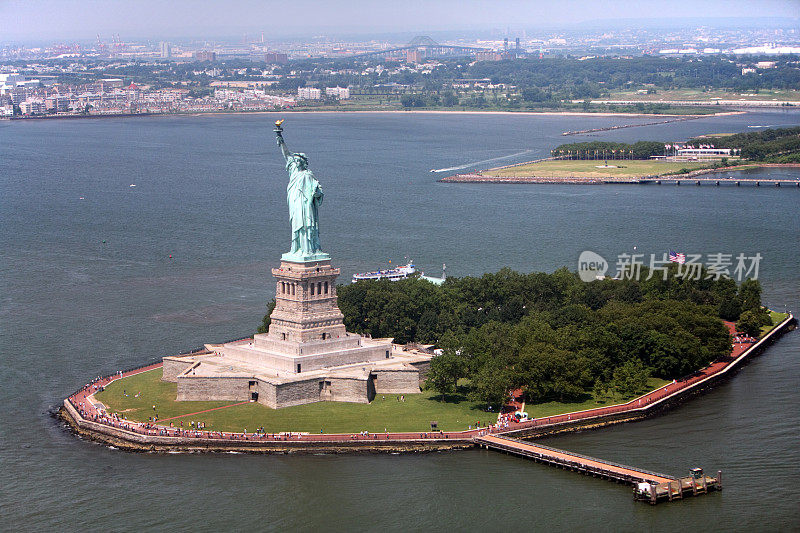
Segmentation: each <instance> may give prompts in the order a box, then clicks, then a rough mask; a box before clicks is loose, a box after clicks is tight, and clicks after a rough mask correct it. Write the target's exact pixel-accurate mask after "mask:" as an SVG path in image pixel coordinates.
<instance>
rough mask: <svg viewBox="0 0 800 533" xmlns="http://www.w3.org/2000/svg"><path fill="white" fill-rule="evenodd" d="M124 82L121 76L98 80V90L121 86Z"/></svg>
mask: <svg viewBox="0 0 800 533" xmlns="http://www.w3.org/2000/svg"><path fill="white" fill-rule="evenodd" d="M123 85H124V82H123V81H122V78H106V79H102V80H100V90H101V91H108V90H110V89H118V88H121V87H123Z"/></svg>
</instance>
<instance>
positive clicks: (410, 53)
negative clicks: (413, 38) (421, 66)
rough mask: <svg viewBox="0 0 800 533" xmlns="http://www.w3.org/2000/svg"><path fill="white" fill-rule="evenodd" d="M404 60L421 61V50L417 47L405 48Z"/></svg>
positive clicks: (409, 61)
mask: <svg viewBox="0 0 800 533" xmlns="http://www.w3.org/2000/svg"><path fill="white" fill-rule="evenodd" d="M406 62H408V63H421V62H422V52H420V51H419V49H416V48H415V49H413V50H406Z"/></svg>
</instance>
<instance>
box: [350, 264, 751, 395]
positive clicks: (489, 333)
mask: <svg viewBox="0 0 800 533" xmlns="http://www.w3.org/2000/svg"><path fill="white" fill-rule="evenodd" d="M676 269H677V265H672V266H670V269H669V271H668V275H667V277H666V279H663V278H662V276H661V275H656V276H652V277H650V279H646V278H647V277H648V271H647V269H646V268H645V269H644V272H643V276H642V281H636V280H625V279H622V280H612V279H605V280H598V281H593V282H591V283H584V282H582V281H581V280H580V279H579V278H578V276H577V275H576V274H575V273H572V272H569V271H568V270H567V269H565V268H562V269H559V270H557V271H555V272H553V273H552V274H546V273H540V272H536V273H530V274H523V273H519V272H515V271H512V270H510V269H502V270H500V271H499V272H496V273H492V274H484V275H483V276H481V277H469V276H468V277H463V278H448V279H447V281H446V282H445V283H444V284H443V285H441V286H436V285H433V284H432V283H430V282H428V281H425V280H423V279H419V278H409V279H405V280H401V281H394V282H392V281H389V280H378V281H360V282H358V283H354V284H351V285H345V286H341V287H339V288H338V293H339V307H340V308H341V310H342V312H343V313H344V317H345V318H344V320H345V325H346V326H347V328H348V330H349V331H354V332H357V333H362V334H369V335H371V336H373V337H394V339H395V341H396V342H400V343H406V342H412V341H415V342H421V343H432V344H436V345H438V346H439V347H440V348H442V350H443V353H442V355H440V356H437V357H434V358H433V360H432V363H431V376H430V377H429V385H431V386H432V387H433V388H435V389H436V390H437V391H439V392H441V393H442V394H445V393H449V392H450V391H452V390H453V389H454V388H455V386H456V384H457V383H458V382H459V380H462V379H465V380H468V383H469V389H470V394H471V395H472V396H473V397H474V398H475V399H479V400H481V401H485V402H486V403H487V404H490V405H496V404H500V403H502V400H503V398H504V397H505V395H506V393H507V391H508V390H509V389H511V388H517V387H520V388H522V389H523V390H524V391H525V395H526V396H527V398H528V400H529V401H532V402H541V401H551V400H552V401H575V400H579V399H581V398H583V397H585V396H586V395H587V394H588V391H591V390H595V391H597V390H614V391H616V392H618V393H620V394H633V393H636V392H639V391H640V390H641V389H642V387H643V384H644V383H646V380H647V378H648V377H649V376H654V377H659V378H663V379H674V378H677V377H680V376H683V375H686V374H688V373H691V372H694V371H696V370H698V369H700V368H702V367H703V366H705V365H707V364H708V363H710V362H711V361H713V360H715V359H717V358H720V357H724V356H727V355H729V354H730V350H731V343H730V335H729V333H728V329H727V328H726V327H725V325H724V324H723V322H722V320H721V318H724V319H727V320H737V319H739V317H740V314H742V313H751V314H754V313H756V312H758V310H760V309H761V288H760V285H759V284H758V281H752V280H748V281H745V282H743V283H742V284H740V285H737V284H736V282H735V281H733V280H731V279H729V278H719V279H714V276H709V275H708V273H707V272H706V271H705V270H702V271H701V273H700V274H701V275H700V276H699V279H690V278H680V277H676V276H675V274H676ZM742 316H743V318H746V317H747V316H749V315H746V314H742ZM748 320H749V319H748ZM760 320H761V321H763V316H761V319H760ZM745 324H747V320H745ZM759 327H760V326H759Z"/></svg>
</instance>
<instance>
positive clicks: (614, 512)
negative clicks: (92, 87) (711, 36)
mask: <svg viewBox="0 0 800 533" xmlns="http://www.w3.org/2000/svg"><path fill="white" fill-rule="evenodd" d="M637 120H639V121H641V122H647V121H648V120H649V119H624V118H602V117H596V118H577V117H527V116H492V115H483V116H468V115H404V114H386V115H363V114H355V115H335V114H313V115H312V114H309V115H297V114H292V115H289V117H288V120H287V122H286V124H285V127H286V134H285V137H286V140H287V143H288V145H289V147H290V148H291V149H293V150H295V151H303V152H306V153H307V154H308V155H309V156H310V159H311V168H312V169H313V170H314V171H315V173H316V175H317V176H318V178H319V179H320V181H321V182H322V183H323V187H324V188H325V193H326V197H325V202H324V204H323V206H322V210H321V215H320V216H321V224H322V242H323V247H324V248H325V249H326V250H327V251H329V252H331V253H332V254H333V257H334V261H335V263H336V264H337V265H338V266H340V267H341V268H342V277H343V279H347V278H349V277H350V275H351V274H352V273H353V272H356V271H360V270H367V269H370V268H374V267H376V266H380V265H382V264H384V263H385V262H386V261H388V260H389V259H392V260H394V262H397V261H401V260H402V259H403V257H404V256H409V257H411V258H413V259H414V260H415V261H416V263H417V264H418V265H419V266H421V267H422V268H423V269H425V270H427V271H428V272H429V273H431V274H435V275H438V273H439V272H440V268H441V263H443V262H446V263H447V265H448V273H449V274H451V275H465V274H480V273H482V272H485V271H491V270H497V269H499V268H501V267H502V266H510V267H512V268H515V269H519V270H524V271H531V270H545V271H551V270H553V269H555V268H558V267H559V266H562V265H567V266H569V267H570V268H573V269H574V268H575V266H576V265H575V263H576V260H577V256H578V254H579V253H580V251H582V250H585V249H591V250H594V251H596V252H599V253H600V254H602V255H604V256H605V257H606V258H612V259H613V258H614V257H616V255H617V254H619V253H622V252H628V253H630V252H631V251H632V250H633V247H634V246H636V247H637V250H638V251H639V252H642V253H647V254H649V253H658V254H661V253H663V252H664V251H666V249H667V248H673V249H678V250H682V251H697V252H701V253H714V252H724V253H734V254H736V253H740V252H741V253H746V254H754V253H756V252H759V253H761V254H762V255H763V256H764V259H763V261H762V263H761V271H760V277H761V279H762V283H763V285H764V288H765V300H766V301H767V302H768V303H770V304H771V305H772V306H773V307H775V308H777V309H783V306H784V305H787V306H788V307H789V308H790V309H795V310H796V309H798V308H800V305H798V303H800V272H799V271H798V267H800V261H798V250H800V231H798V230H800V210H798V208H797V205H798V201H800V190H798V189H785V188H782V189H775V188H769V187H762V188H760V189H755V188H750V187H747V188H745V187H742V188H734V187H730V188H714V187H664V186H662V187H656V186H646V187H644V186H598V187H580V186H548V185H542V186H518V185H496V186H481V185H475V184H441V183H437V182H436V181H435V180H436V179H437V178H438V177H441V176H442V175H445V174H446V173H431V172H430V170H432V169H445V168H455V167H461V166H463V165H467V164H470V163H475V162H481V161H497V163H489V165H492V164H503V163H506V162H514V161H523V160H527V159H534V158H536V157H541V156H543V155H546V154H547V153H548V152H549V150H550V148H552V147H553V146H554V145H556V144H559V143H561V142H564V141H565V138H563V137H561V135H560V133H561V132H562V131H566V130H577V129H587V128H590V127H600V126H605V125H610V124H623V123H631V122H635V121H637ZM273 121H274V117H273V116H269V115H253V116H226V117H174V118H149V119H120V120H117V119H107V120H77V121H37V122H14V123H9V122H0V224H1V226H0V227H1V228H2V231H1V232H0V276H1V277H0V284H1V285H0V335H1V338H0V341H1V342H2V344H0V346H2V348H1V349H2V363H3V369H2V372H0V386H2V398H3V400H4V405H5V409H3V410H2V411H0V465H2V466H1V467H0V487H2V489H0V515H2V518H1V519H2V523H3V526H4V529H5V528H6V527H7V528H8V529H13V528H14V527H15V526H16V527H20V528H24V529H26V530H43V529H51V528H57V529H61V530H64V529H66V530H74V529H79V528H80V529H89V530H99V529H109V528H111V529H114V530H133V529H166V528H169V529H171V530H186V531H189V530H191V531H199V530H214V529H226V530H245V529H249V530H262V529H279V530H283V529H288V528H292V529H304V530H311V529H321V528H325V529H330V530H352V529H369V530H373V529H383V530H393V531H398V530H423V529H432V530H441V531H454V530H455V531H458V530H490V531H501V530H502V531H509V530H511V531H516V530H531V529H534V530H537V529H545V528H554V529H559V530H563V529H569V530H598V529H600V530H606V529H613V530H617V529H619V530H630V531H633V530H637V531H639V530H642V529H646V530H650V529H654V530H661V531H674V530H676V529H683V528H689V527H700V528H706V527H715V528H722V529H741V530H744V529H749V530H755V531H763V530H776V529H797V528H798V527H800V506H798V505H797V502H798V501H800V484H799V483H798V480H797V479H796V478H797V475H798V473H800V472H799V469H798V467H797V464H798V461H800V446H798V442H800V392H798V389H799V388H798V384H799V383H800V335H798V334H796V333H795V334H791V335H788V336H786V337H784V338H783V339H782V340H781V341H780V342H779V343H778V344H776V345H775V346H774V347H772V348H770V349H769V350H768V351H767V353H766V354H765V355H764V356H763V357H761V358H759V359H757V360H755V361H753V362H752V363H751V364H749V365H748V366H747V367H745V369H744V370H742V371H741V372H739V373H738V375H737V376H736V377H735V379H733V380H731V381H729V382H728V383H726V384H724V385H722V386H720V387H718V388H717V389H715V390H713V391H712V392H710V393H709V394H706V395H705V396H703V397H702V398H700V399H697V400H693V401H691V402H688V403H686V404H685V405H683V406H682V407H680V408H679V409H677V410H675V411H672V412H670V413H668V414H666V415H664V416H661V417H658V418H655V419H652V420H647V421H644V422H640V423H636V424H629V425H624V426H619V427H614V428H609V429H605V430H600V431H595V432H589V433H583V434H577V435H570V436H563V437H558V438H554V439H550V440H549V441H548V442H549V443H550V444H553V445H555V446H559V447H563V448H566V449H570V450H575V451H579V452H583V453H588V454H592V455H596V456H599V457H603V458H607V459H611V460H616V461H621V462H627V463H631V464H634V465H637V466H642V467H645V468H651V469H654V470H658V471H664V472H667V473H673V474H683V473H684V472H686V470H687V469H688V468H690V467H693V466H703V467H705V468H707V469H708V470H710V471H716V470H717V469H722V470H723V471H724V481H725V490H724V491H723V492H722V493H719V494H714V495H710V496H706V497H702V498H696V499H689V500H685V501H683V502H681V503H676V504H669V505H659V506H657V507H654V508H651V507H650V506H647V505H642V504H635V503H634V502H633V501H632V498H631V494H630V491H629V489H628V488H627V487H623V486H620V485H614V484H612V483H609V482H606V481H601V480H596V479H592V478H585V477H582V476H579V475H577V474H574V473H570V472H563V471H560V470H555V469H552V468H548V467H545V466H540V465H535V464H533V463H530V462H526V461H523V460H520V459H515V458H511V457H506V456H503V455H500V454H496V453H491V452H485V451H466V452H457V453H436V454H422V455H408V456H397V455H364V456H340V457H334V456H305V457H280V456H247V455H211V456H177V455H158V456H151V455H138V454H128V453H121V452H119V451H116V450H110V449H106V448H102V447H99V446H96V445H94V444H89V443H85V442H81V441H78V440H77V439H75V438H74V437H73V436H72V435H70V434H68V433H66V432H64V431H62V430H61V429H60V428H59V427H58V426H57V425H56V424H55V423H54V422H53V420H52V419H51V418H50V417H49V416H48V414H47V413H48V411H49V410H51V409H52V408H53V407H54V406H56V405H57V404H58V402H59V401H60V399H61V398H63V397H64V396H66V395H67V394H69V393H70V392H72V390H74V389H75V388H77V387H79V386H80V385H82V384H83V383H85V381H86V380H87V379H88V378H89V377H90V376H93V375H97V374H99V373H103V374H106V373H110V372H113V371H114V370H116V369H119V368H125V367H129V366H132V365H135V364H138V363H143V362H146V361H148V360H150V359H152V358H156V357H160V356H161V355H165V354H170V353H174V352H176V351H179V350H183V349H186V348H190V347H194V346H197V345H200V344H202V343H204V342H209V341H220V340H225V339H229V338H232V337H235V336H237V335H242V334H245V333H250V332H252V331H253V329H254V328H255V327H256V325H257V323H258V322H259V320H260V317H261V314H262V313H263V310H264V305H265V302H266V301H267V300H268V299H269V298H270V297H271V290H272V287H273V284H272V282H271V281H270V275H269V269H270V268H271V267H272V266H274V265H275V264H276V261H277V260H278V257H279V255H280V253H282V252H283V251H285V250H284V248H286V246H287V243H288V240H287V234H288V229H287V222H286V208H285V192H284V191H285V183H286V175H285V172H284V171H283V169H282V165H281V158H280V155H279V153H278V151H277V147H276V146H275V145H274V140H273V134H272V132H271V130H272V127H271V123H272V122H273ZM763 124H777V125H798V124H800V113H796V112H795V113H789V112H775V113H754V114H748V115H739V116H730V117H717V118H708V119H703V120H696V121H688V122H679V123H674V124H668V125H662V126H648V127H642V128H631V129H625V130H619V131H616V132H605V133H598V134H594V135H592V136H581V137H570V138H567V139H568V140H570V141H571V140H576V141H577V140H581V139H597V140H637V139H653V140H665V141H671V140H683V139H685V138H686V137H689V136H692V135H697V134H702V133H710V132H734V131H752V130H748V126H752V125H763ZM509 156H510V157H509ZM497 158H504V159H499V160H498V159H497ZM756 175H758V176H762V175H763V176H767V175H781V176H784V175H796V172H795V171H784V170H781V171H778V170H770V171H758V172H757V173H756ZM131 184H135V185H136V187H130V185H131ZM81 197H83V199H82V200H81V199H80V198H81ZM169 255H172V259H170V258H169Z"/></svg>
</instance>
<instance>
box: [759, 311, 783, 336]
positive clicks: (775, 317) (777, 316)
mask: <svg viewBox="0 0 800 533" xmlns="http://www.w3.org/2000/svg"><path fill="white" fill-rule="evenodd" d="M769 316H770V318H771V319H772V325H771V326H761V336H762V337H763V336H764V335H766V334H767V333H769V332H770V331H772V330H773V329H775V327H776V326H777V325H778V324H780V323H781V322H783V321H784V320H786V318H787V317H788V316H789V313H779V312H777V311H770V312H769Z"/></svg>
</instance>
